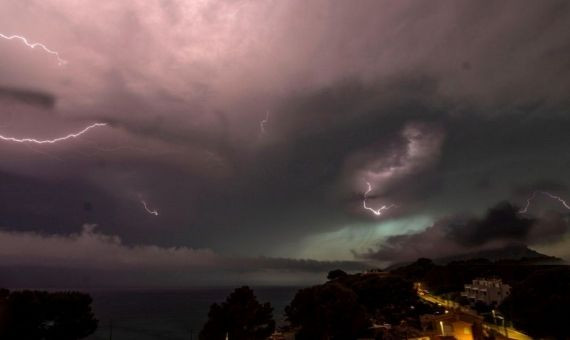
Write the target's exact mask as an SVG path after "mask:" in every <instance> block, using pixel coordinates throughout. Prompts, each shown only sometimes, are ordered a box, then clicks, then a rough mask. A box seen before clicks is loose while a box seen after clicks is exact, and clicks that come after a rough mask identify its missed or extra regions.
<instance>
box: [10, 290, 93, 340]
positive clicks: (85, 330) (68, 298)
mask: <svg viewBox="0 0 570 340" xmlns="http://www.w3.org/2000/svg"><path fill="white" fill-rule="evenodd" d="M91 302H92V299H91V297H90V296H89V295H88V294H84V293H79V292H59V293H58V292H56V293H48V292H43V291H29V290H25V291H20V292H7V291H3V292H2V293H1V294H0V313H1V314H0V315H1V316H2V317H1V318H0V332H3V333H0V334H1V335H2V337H1V338H2V339H6V340H16V339H26V340H36V339H37V340H40V339H41V340H77V339H83V338H85V337H87V336H88V335H90V334H91V333H93V332H94V331H95V330H96V329H97V320H96V319H95V318H94V315H93V312H92V311H91Z"/></svg>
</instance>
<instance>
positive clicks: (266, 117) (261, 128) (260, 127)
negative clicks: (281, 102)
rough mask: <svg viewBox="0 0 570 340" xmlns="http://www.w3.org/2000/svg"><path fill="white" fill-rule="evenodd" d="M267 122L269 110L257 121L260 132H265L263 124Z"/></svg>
mask: <svg viewBox="0 0 570 340" xmlns="http://www.w3.org/2000/svg"><path fill="white" fill-rule="evenodd" d="M267 123H269V111H267V112H266V113H265V119H263V120H262V121H261V122H259V129H260V130H261V134H263V135H264V134H265V125H267Z"/></svg>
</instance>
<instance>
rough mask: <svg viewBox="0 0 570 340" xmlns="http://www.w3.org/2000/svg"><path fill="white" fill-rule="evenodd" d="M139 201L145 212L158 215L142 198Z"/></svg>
mask: <svg viewBox="0 0 570 340" xmlns="http://www.w3.org/2000/svg"><path fill="white" fill-rule="evenodd" d="M141 203H142V205H143V207H144V210H146V212H147V213H149V214H151V215H154V216H158V210H151V209H150V208H149V207H148V205H147V204H146V202H145V201H144V200H141Z"/></svg>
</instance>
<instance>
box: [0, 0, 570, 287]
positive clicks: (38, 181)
mask: <svg viewBox="0 0 570 340" xmlns="http://www.w3.org/2000/svg"><path fill="white" fill-rule="evenodd" d="M0 23H1V24H0V34H3V35H4V36H6V37H9V36H12V35H19V36H23V37H26V38H27V39H28V41H29V42H30V43H34V42H39V43H42V44H44V45H45V47H47V48H48V49H50V50H52V51H55V52H57V53H58V54H59V57H60V58H61V59H63V60H65V61H67V63H66V64H64V65H60V63H58V58H57V57H56V56H55V55H53V54H50V53H47V52H46V51H45V50H42V49H41V48H40V47H37V48H35V49H30V48H28V47H27V46H26V45H25V44H24V43H23V42H22V41H21V40H18V39H12V40H7V39H4V38H0V52H1V57H0V76H1V78H0V79H1V80H0V105H1V108H2V110H0V135H1V136H4V137H14V138H35V139H37V140H43V139H54V138H58V137H61V136H65V135H68V134H70V133H74V132H77V131H81V130H82V129H84V128H85V127H87V126H89V125H91V124H93V123H104V124H106V125H105V126H98V127H96V128H94V129H91V130H89V131H87V132H86V133H85V134H84V135H82V136H80V137H78V138H76V139H70V140H66V141H63V142H59V143H56V144H43V145H38V144H34V143H16V142H13V141H9V140H0V154H1V155H2V157H1V161H0V266H4V267H6V268H18V267H22V268H23V267H26V268H35V269H33V270H39V272H41V273H45V272H44V270H46V269H45V268H48V269H49V268H52V269H53V268H69V270H74V271H80V272H82V273H83V272H85V273H84V274H82V275H83V277H91V275H93V276H95V274H92V273H96V272H98V271H99V272H103V271H104V272H105V273H106V274H105V275H106V276H104V277H105V278H106V279H102V280H100V281H96V280H91V279H89V280H87V281H88V282H91V283H90V284H93V285H99V284H100V285H105V284H106V282H108V281H113V280H115V279H116V281H118V282H125V284H132V282H133V279H131V280H130V281H129V279H128V278H125V277H124V275H119V274H117V272H123V273H124V272H132V273H139V274H140V273H142V272H144V273H150V274H148V275H149V276H148V277H149V279H148V280H149V283H150V284H153V285H160V284H169V285H176V284H179V285H186V284H192V283H197V281H196V279H195V277H196V275H198V274H199V276H200V278H201V279H200V282H201V283H204V282H214V283H215V282H224V283H228V282H238V281H239V282H242V281H248V280H252V281H256V282H265V283H267V282H272V280H273V281H275V282H288V283H294V282H305V281H311V280H315V278H316V277H322V272H324V271H327V270H329V269H333V268H334V267H336V266H343V267H345V268H347V269H355V270H356V269H361V268H363V267H366V266H371V265H385V264H388V263H390V262H397V261H402V260H409V259H413V258H415V257H419V256H424V257H438V256H449V255H452V254H455V253H461V252H468V251H475V250H480V249H488V248H492V247H498V246H502V245H505V244H509V243H511V242H517V243H518V242H523V243H525V244H529V245H531V246H532V247H534V248H536V249H538V250H540V251H543V252H545V253H547V254H552V255H556V256H560V257H563V258H565V259H568V260H570V252H569V251H568V249H570V236H569V235H570V234H569V233H568V230H569V229H568V210H567V209H566V208H565V207H564V206H563V205H561V204H559V202H558V201H556V200H553V199H552V198H549V197H548V196H546V195H539V196H538V197H536V199H535V200H534V201H533V202H532V206H531V209H530V210H529V211H528V212H527V214H518V213H517V214H515V215H514V217H513V218H512V220H509V222H508V223H507V224H509V223H511V222H512V225H511V224H509V225H508V227H505V228H504V229H502V228H498V227H497V226H496V225H495V224H493V223H494V222H492V221H494V219H493V218H492V217H489V216H490V215H492V212H493V211H495V210H497V209H499V210H500V211H502V212H504V211H508V210H509V209H510V208H508V207H506V206H505V204H501V203H499V202H502V201H509V202H511V204H513V205H515V206H516V207H515V208H512V209H514V210H513V211H518V208H519V207H522V206H524V205H525V204H526V199H527V198H528V197H529V196H530V195H531V194H532V192H533V191H535V190H542V191H548V192H551V193H553V194H555V195H558V196H560V197H561V198H568V199H569V200H570V191H569V190H568V185H569V183H568V180H567V176H568V170H570V156H569V154H568V146H569V145H570V134H569V133H568V131H569V128H570V115H569V114H568V111H569V109H570V103H569V101H568V93H569V90H570V62H569V60H570V58H569V57H568V56H569V55H570V43H569V42H570V25H569V23H570V5H569V4H568V3H567V2H565V1H551V0H546V1H540V2H539V1H520V0H517V1H514V0H512V1H501V2H485V3H482V2H480V1H438V2H423V1H405V0H403V1H358V2H349V1H325V0H315V1H302V0H298V1H297V0H290V1H278V0H262V1H237V0H236V1H229V0H228V1H223V0H220V1H214V0H199V1H198V0H197V1H183V0H134V1H110V0H104V1H94V0H87V1H80V2H78V1H74V0H58V1H55V0H53V1H52V0H41V1H40V0H29V1H20V0H3V1H2V2H1V3H0ZM368 183H370V187H371V188H372V190H371V191H370V193H369V194H367V195H366V197H365V195H364V194H365V192H366V191H367V189H368V186H367V185H368ZM365 198H366V203H367V206H370V207H373V209H379V208H380V207H382V206H392V205H393V206H392V207H391V208H390V209H387V210H385V211H383V213H382V214H381V215H380V216H375V215H374V214H373V213H372V211H371V210H366V209H364V208H363V200H364V199H365ZM143 201H144V202H145V204H147V208H148V209H149V210H150V211H154V210H156V211H157V212H158V216H155V215H153V214H150V213H149V212H148V211H147V210H146V209H145V207H144V205H143V203H142V202H143ZM489 209H491V210H489ZM493 209H495V210H493ZM501 209H503V210H501ZM512 209H511V210H512ZM489 214H490V215H489ZM529 218H532V219H533V220H532V222H531V223H530V222H529V223H530V224H528V225H527V223H526V219H529ZM489 221H491V222H489ZM501 221H502V220H501ZM487 222H488V223H487ZM499 224H500V225H501V226H504V224H505V223H504V221H502V222H500V223H499ZM489 226H490V227H489ZM489 230H491V231H492V232H491V231H489ZM458 235H460V236H458ZM303 259H310V260H303ZM330 261H340V262H330ZM38 268H41V269H38ZM30 270H32V269H30ZM164 271H166V272H167V273H169V274H168V275H163V273H164ZM10 273H13V272H10ZM194 274H196V275H194ZM11 275H16V274H11ZM38 275H40V274H38ZM42 275H47V274H41V275H40V277H41V276H42ZM133 275H134V274H133ZM137 275H138V274H137ZM133 277H138V276H136V275H134V276H133ZM150 277H152V279H150ZM157 277H162V278H164V277H167V278H165V279H164V281H161V279H158V278H157ZM5 280H6V283H5V284H16V283H18V284H19V283H20V282H25V280H24V279H19V278H16V277H14V278H11V277H8V278H7V279H5ZM13 282H16V283H13ZM2 284H3V282H2V281H1V280H0V285H2ZM54 284H59V283H54ZM78 284H82V283H81V282H79V283H78Z"/></svg>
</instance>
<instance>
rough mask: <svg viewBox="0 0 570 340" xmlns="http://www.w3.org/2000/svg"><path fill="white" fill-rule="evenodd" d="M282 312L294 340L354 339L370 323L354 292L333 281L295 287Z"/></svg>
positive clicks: (364, 330)
mask: <svg viewBox="0 0 570 340" xmlns="http://www.w3.org/2000/svg"><path fill="white" fill-rule="evenodd" d="M285 314H286V316H287V319H288V320H289V322H290V323H291V325H292V326H294V327H299V331H298V332H297V336H296V339H298V340H304V339H316V340H318V339H323V340H324V339H339V340H340V339H343V340H350V339H356V338H358V337H359V336H360V335H362V334H363V333H364V332H366V330H367V328H368V327H369V326H370V321H369V318H368V315H367V314H366V309H365V308H364V306H362V305H361V304H359V303H358V295H356V293H355V292H354V291H353V290H351V289H349V288H346V287H344V286H343V285H342V284H340V283H338V282H336V281H333V282H329V283H327V284H324V285H320V286H314V287H310V288H304V289H301V290H299V291H298V292H297V294H296V295H295V298H294V299H293V301H292V302H291V304H290V305H289V306H287V307H286V308H285Z"/></svg>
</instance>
